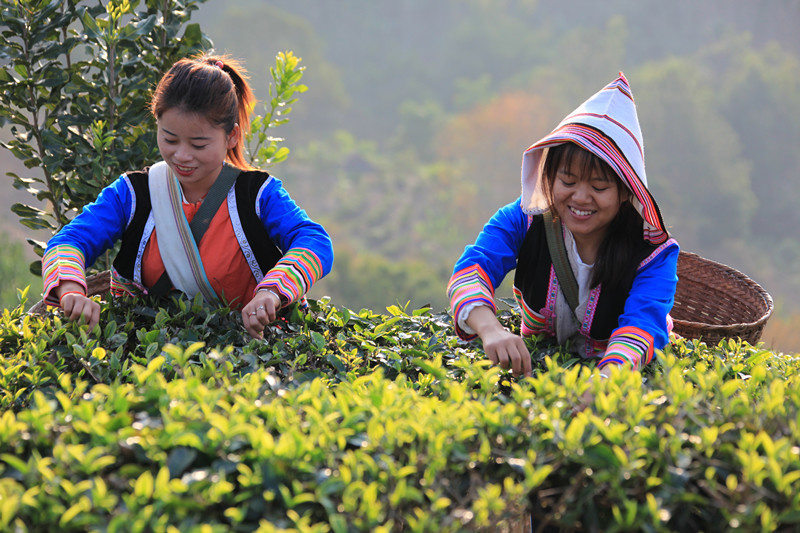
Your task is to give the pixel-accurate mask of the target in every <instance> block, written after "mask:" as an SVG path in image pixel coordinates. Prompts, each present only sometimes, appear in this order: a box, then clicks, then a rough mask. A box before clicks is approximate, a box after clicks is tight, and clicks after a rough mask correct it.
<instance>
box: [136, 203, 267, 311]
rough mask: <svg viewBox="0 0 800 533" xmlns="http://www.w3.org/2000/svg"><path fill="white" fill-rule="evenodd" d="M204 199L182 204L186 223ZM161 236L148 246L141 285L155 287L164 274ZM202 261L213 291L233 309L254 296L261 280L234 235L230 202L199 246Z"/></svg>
mask: <svg viewBox="0 0 800 533" xmlns="http://www.w3.org/2000/svg"><path fill="white" fill-rule="evenodd" d="M201 203H202V200H201V201H199V202H197V203H194V204H189V203H186V202H183V212H184V213H186V220H188V221H189V222H191V221H192V219H193V218H194V215H195V214H196V213H197V210H198V209H199V208H200V204H201ZM157 237H158V235H156V231H155V230H153V234H152V235H151V236H150V239H149V240H148V242H147V245H145V249H144V255H143V256H142V282H143V283H144V285H145V287H152V286H153V285H155V284H156V282H157V281H158V279H159V278H160V277H161V275H162V274H163V273H164V271H165V268H164V262H163V261H162V259H161V252H160V251H159V249H158V238H157ZM198 250H199V251H200V259H201V260H202V261H203V268H204V269H205V271H206V277H208V281H209V283H211V286H212V287H213V288H214V291H215V292H216V293H217V294H218V295H220V296H223V297H224V299H225V301H226V302H229V303H230V306H231V308H232V309H241V308H242V307H244V306H245V305H246V304H247V302H249V301H250V300H251V299H252V297H253V291H254V290H255V288H256V285H257V284H258V282H259V281H261V280H256V279H255V278H254V277H253V271H252V270H250V265H248V264H247V261H246V260H245V257H244V253H242V249H241V248H240V247H239V241H238V240H237V239H236V235H235V234H234V232H233V224H232V223H231V218H230V214H229V213H228V202H227V199H226V200H225V203H223V204H222V205H221V206H220V208H219V209H218V210H217V212H216V214H215V215H214V218H212V219H211V223H210V224H209V225H208V229H207V230H206V232H205V234H204V235H203V237H202V238H201V239H200V245H199V246H198Z"/></svg>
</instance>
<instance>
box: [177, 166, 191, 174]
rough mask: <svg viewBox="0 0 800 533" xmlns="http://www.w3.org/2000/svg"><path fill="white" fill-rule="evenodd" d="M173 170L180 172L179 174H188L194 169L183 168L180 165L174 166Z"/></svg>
mask: <svg viewBox="0 0 800 533" xmlns="http://www.w3.org/2000/svg"><path fill="white" fill-rule="evenodd" d="M175 170H177V171H178V172H180V173H181V174H189V173H190V172H191V171H192V170H194V168H192V167H184V166H182V165H175Z"/></svg>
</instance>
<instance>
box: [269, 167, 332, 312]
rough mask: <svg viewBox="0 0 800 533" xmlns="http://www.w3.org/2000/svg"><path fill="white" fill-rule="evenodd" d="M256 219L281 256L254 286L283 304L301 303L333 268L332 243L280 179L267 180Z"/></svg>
mask: <svg viewBox="0 0 800 533" xmlns="http://www.w3.org/2000/svg"><path fill="white" fill-rule="evenodd" d="M257 210H258V214H259V218H260V219H261V221H262V223H263V224H264V227H265V228H266V229H267V232H268V233H269V236H270V238H272V240H273V241H274V242H275V244H277V245H278V248H280V249H281V250H282V251H283V257H282V258H281V259H280V260H279V261H278V263H277V264H276V265H275V266H274V267H273V268H272V269H270V271H269V272H267V273H266V275H265V276H264V279H262V280H261V281H260V282H259V283H258V285H257V286H256V289H255V290H256V291H258V290H259V289H263V288H270V289H272V290H275V291H276V292H277V293H279V294H280V295H281V296H282V299H283V300H285V305H288V304H290V303H292V302H295V301H298V300H301V299H302V298H303V297H304V296H305V294H306V293H307V292H308V291H309V289H311V287H312V286H313V285H314V283H316V282H317V281H319V280H320V279H321V278H322V277H323V276H325V275H327V274H328V273H329V272H330V270H331V268H332V266H333V244H332V242H331V238H330V236H329V235H328V233H327V232H326V231H325V229H324V228H323V227H322V226H321V225H320V224H318V223H316V222H314V221H313V220H311V218H309V217H308V215H307V214H306V212H305V211H304V210H302V209H300V207H298V205H297V204H296V203H295V202H294V200H292V198H291V197H290V196H289V193H288V192H286V190H285V189H284V188H283V186H282V184H281V182H280V180H278V179H276V178H272V179H270V180H269V181H268V182H267V183H266V184H265V186H264V188H263V189H262V190H261V192H260V194H259V197H258V199H257Z"/></svg>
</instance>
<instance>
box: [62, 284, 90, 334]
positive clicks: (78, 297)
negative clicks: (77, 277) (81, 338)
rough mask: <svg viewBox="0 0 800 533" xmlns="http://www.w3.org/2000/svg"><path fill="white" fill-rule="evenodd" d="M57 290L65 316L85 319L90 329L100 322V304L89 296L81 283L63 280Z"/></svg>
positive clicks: (70, 318) (71, 318) (72, 318)
mask: <svg viewBox="0 0 800 533" xmlns="http://www.w3.org/2000/svg"><path fill="white" fill-rule="evenodd" d="M55 290H56V294H57V296H58V301H59V303H60V304H61V309H62V311H64V316H66V317H67V318H68V319H69V320H80V319H83V321H84V322H85V323H87V324H89V329H90V330H91V329H93V328H94V327H95V326H96V325H97V323H98V322H100V304H99V303H97V302H95V301H94V300H92V299H91V298H89V297H87V296H86V295H85V294H84V293H83V287H82V286H81V285H80V284H79V283H76V282H74V281H63V282H61V283H60V284H59V285H58V287H56V289H55Z"/></svg>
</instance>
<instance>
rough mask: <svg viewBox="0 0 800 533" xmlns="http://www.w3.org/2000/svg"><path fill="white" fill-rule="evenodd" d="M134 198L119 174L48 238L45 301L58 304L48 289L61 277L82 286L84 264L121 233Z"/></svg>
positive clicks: (111, 244) (112, 244)
mask: <svg viewBox="0 0 800 533" xmlns="http://www.w3.org/2000/svg"><path fill="white" fill-rule="evenodd" d="M134 202H135V196H134V194H133V189H132V188H131V185H130V182H129V181H128V178H126V177H125V176H121V177H120V178H119V179H117V180H116V181H114V182H113V183H112V184H111V185H109V186H108V187H106V188H104V189H103V190H102V191H101V192H100V194H99V196H98V197H97V200H95V201H94V202H92V203H91V204H87V205H86V206H84V208H83V210H82V211H81V213H80V214H79V215H78V216H76V217H75V218H74V219H72V221H71V222H70V223H69V224H67V225H66V226H64V227H63V228H61V231H59V232H58V233H57V234H56V235H54V236H53V237H52V238H51V239H50V240H49V241H48V243H47V248H46V249H45V252H44V255H43V256H42V277H43V281H44V289H43V291H42V292H43V294H44V301H45V302H46V303H47V304H48V305H58V298H56V297H55V295H54V294H52V291H53V289H55V288H56V287H57V286H58V284H59V283H61V282H62V281H67V280H69V281H75V282H78V283H80V284H81V285H83V287H84V289H85V288H86V268H88V267H90V266H92V265H93V264H94V262H95V261H96V260H97V258H98V257H99V256H100V254H102V253H103V252H105V251H106V250H108V249H110V248H111V247H112V246H114V243H116V242H117V241H118V240H119V239H120V238H121V237H122V233H123V231H124V230H125V228H126V227H127V225H128V224H129V223H130V218H131V216H132V215H133V210H134Z"/></svg>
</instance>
